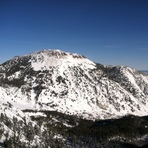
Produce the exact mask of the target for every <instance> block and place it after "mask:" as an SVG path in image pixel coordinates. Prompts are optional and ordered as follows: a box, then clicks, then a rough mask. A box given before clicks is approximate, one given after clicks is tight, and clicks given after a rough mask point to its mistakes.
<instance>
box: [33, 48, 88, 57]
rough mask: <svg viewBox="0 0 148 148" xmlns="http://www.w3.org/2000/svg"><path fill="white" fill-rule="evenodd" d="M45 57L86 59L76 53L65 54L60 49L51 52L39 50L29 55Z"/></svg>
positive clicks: (49, 50) (50, 50)
mask: <svg viewBox="0 0 148 148" xmlns="http://www.w3.org/2000/svg"><path fill="white" fill-rule="evenodd" d="M40 54H42V55H47V56H49V57H56V58H65V57H67V56H72V57H73V58H77V59H78V58H80V59H82V58H86V57H85V56H83V55H79V54H77V53H73V54H72V53H69V52H65V51H62V50H60V49H55V50H52V49H45V50H41V51H37V52H34V53H32V54H31V55H40Z"/></svg>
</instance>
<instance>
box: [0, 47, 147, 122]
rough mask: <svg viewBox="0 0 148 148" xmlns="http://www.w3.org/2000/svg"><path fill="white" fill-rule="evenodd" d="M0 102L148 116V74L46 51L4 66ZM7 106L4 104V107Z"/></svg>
mask: <svg viewBox="0 0 148 148" xmlns="http://www.w3.org/2000/svg"><path fill="white" fill-rule="evenodd" d="M0 92H1V93H0V101H1V106H2V105H5V106H7V107H11V108H16V109H18V110H34V111H57V112H60V113H63V114H67V115H76V116H77V117H82V118H85V119H109V118H118V117H121V116H124V115H129V114H132V115H139V116H144V115H147V114H148V75H147V74H144V73H142V72H139V71H137V70H135V69H132V68H130V67H126V66H105V65H102V64H98V63H94V62H93V61H91V60H89V59H87V58H86V57H84V56H82V55H79V54H71V53H68V52H64V51H60V50H42V51H39V52H35V53H32V54H28V55H24V56H16V57H14V58H13V59H11V60H9V61H6V62H5V63H3V64H1V65H0ZM1 108H3V107H1Z"/></svg>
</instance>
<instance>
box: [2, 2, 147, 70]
mask: <svg viewBox="0 0 148 148" xmlns="http://www.w3.org/2000/svg"><path fill="white" fill-rule="evenodd" d="M49 48H51V49H61V50H63V51H68V52H72V53H79V54H83V55H85V56H86V57H88V58H89V59H91V60H93V61H95V62H98V63H102V64H106V65H126V66H130V67H133V68H136V69H138V70H148V0H0V63H2V62H4V61H6V60H8V59H10V58H12V57H14V56H16V55H24V54H28V53H32V52H34V51H38V50H42V49H49Z"/></svg>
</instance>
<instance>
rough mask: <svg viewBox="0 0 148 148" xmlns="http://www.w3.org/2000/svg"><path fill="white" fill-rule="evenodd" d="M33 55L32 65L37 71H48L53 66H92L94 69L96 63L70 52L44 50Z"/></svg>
mask: <svg viewBox="0 0 148 148" xmlns="http://www.w3.org/2000/svg"><path fill="white" fill-rule="evenodd" d="M30 55H31V59H30V62H31V65H32V67H33V69H34V70H35V71H37V70H40V69H43V67H44V68H45V69H48V68H49V67H52V66H56V67H57V66H62V67H63V66H77V65H83V66H84V65H85V66H86V65H90V66H91V67H92V68H94V65H95V63H94V62H92V61H90V60H89V59H87V58H86V57H84V56H83V55H79V54H76V53H75V54H72V53H69V52H64V51H61V50H59V49H58V50H51V49H48V50H42V51H39V52H35V53H32V54H30Z"/></svg>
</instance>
